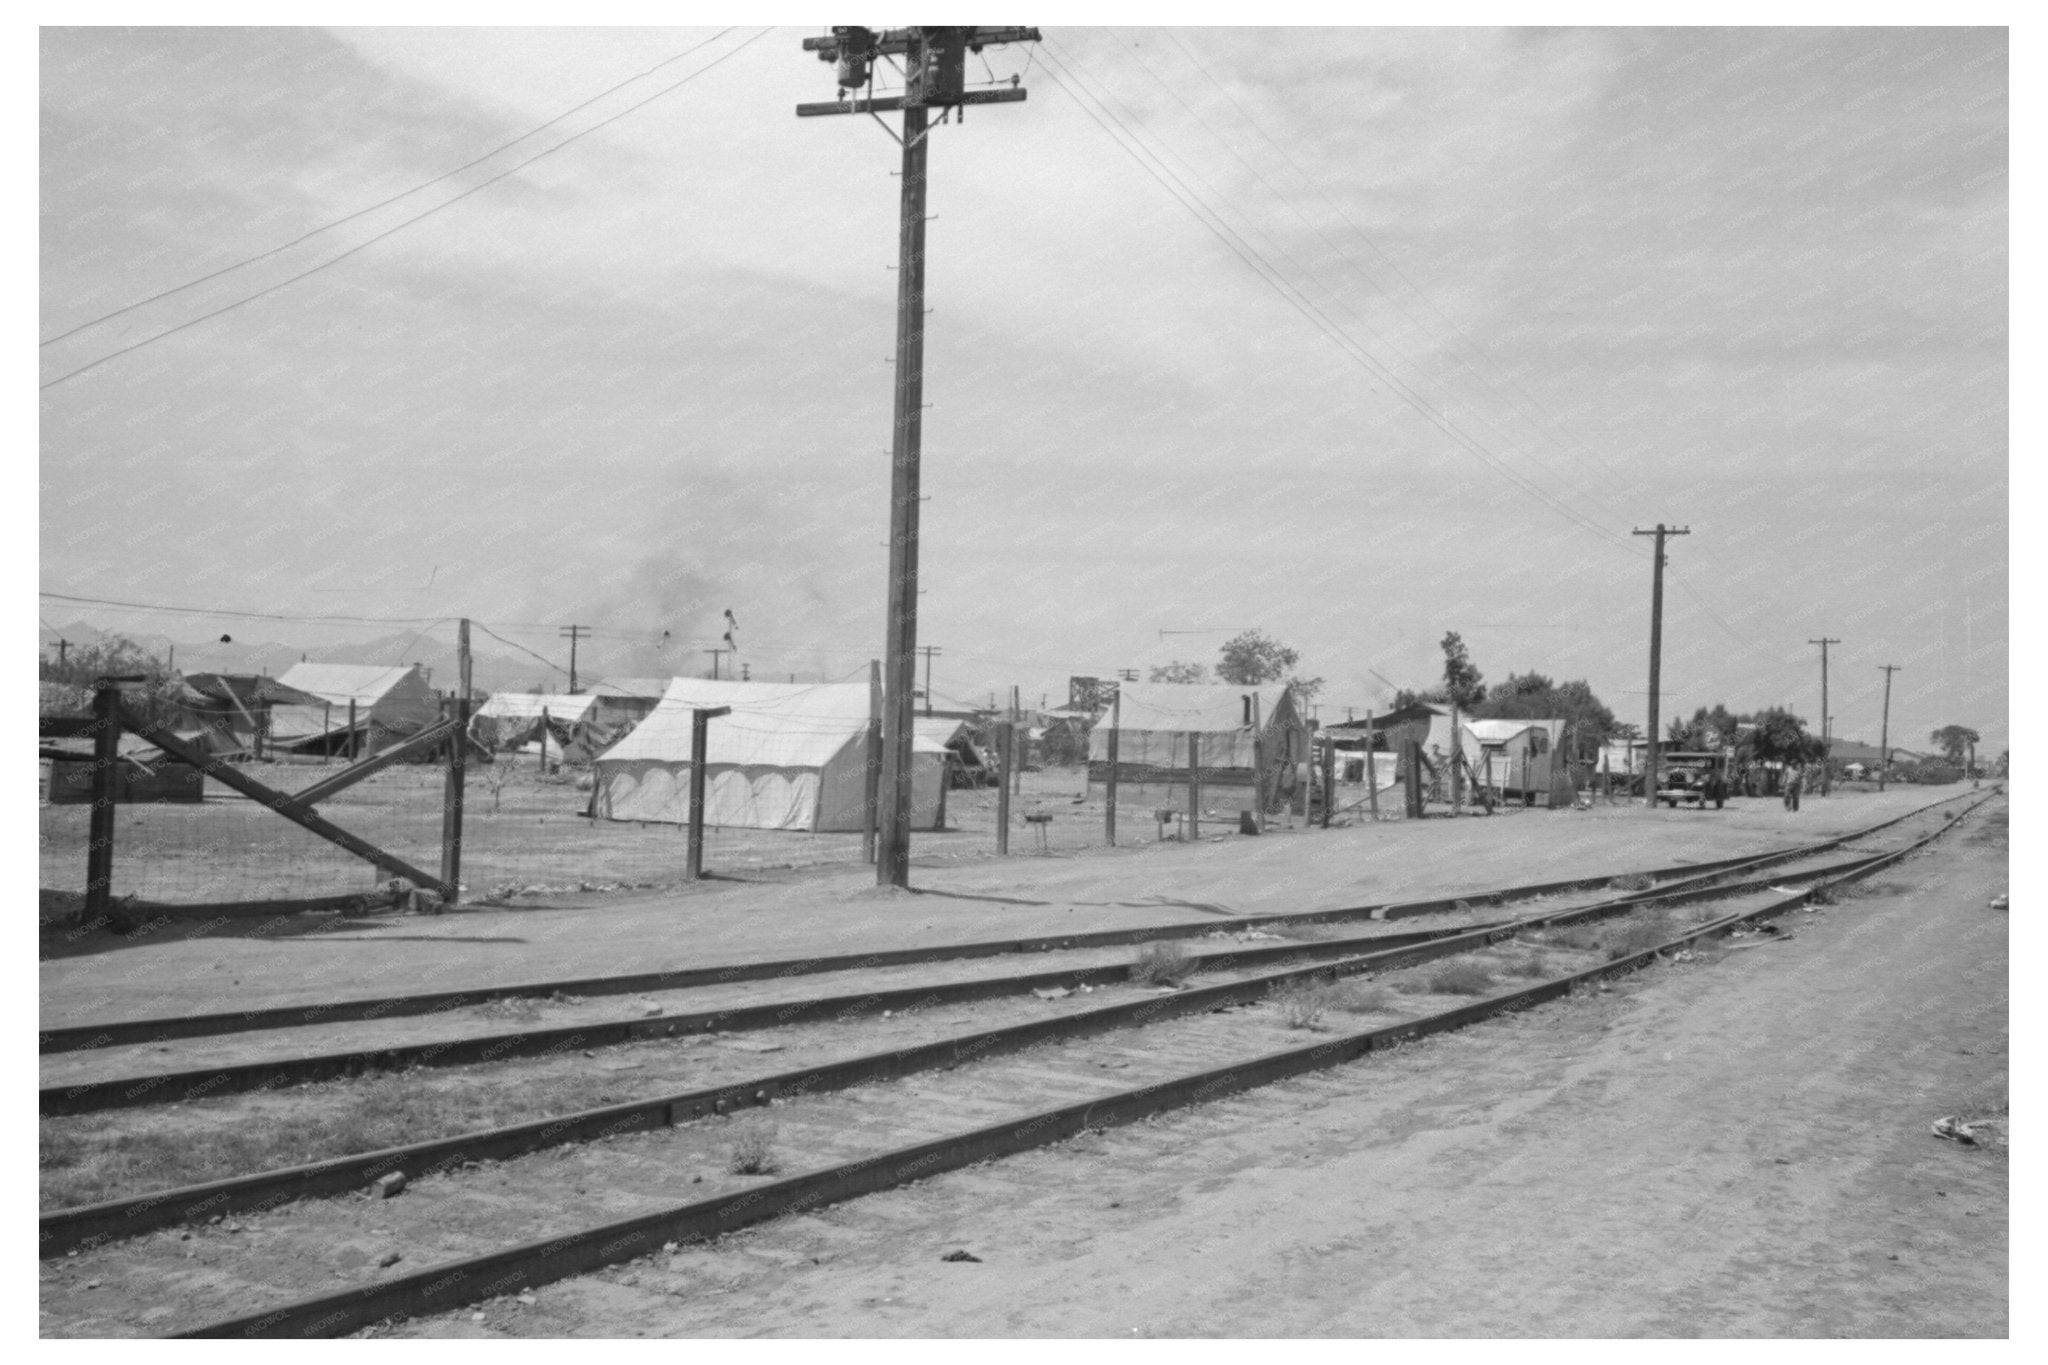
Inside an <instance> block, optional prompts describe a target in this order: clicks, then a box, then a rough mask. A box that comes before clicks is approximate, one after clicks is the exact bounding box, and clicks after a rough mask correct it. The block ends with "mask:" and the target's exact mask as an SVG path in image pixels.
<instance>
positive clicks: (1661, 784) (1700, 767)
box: [1657, 751, 1729, 810]
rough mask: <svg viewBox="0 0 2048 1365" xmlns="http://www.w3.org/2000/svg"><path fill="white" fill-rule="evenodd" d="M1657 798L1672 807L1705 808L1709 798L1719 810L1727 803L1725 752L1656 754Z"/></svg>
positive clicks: (1727, 782) (1726, 762) (1727, 784)
mask: <svg viewBox="0 0 2048 1365" xmlns="http://www.w3.org/2000/svg"><path fill="white" fill-rule="evenodd" d="M1658 767H1659V771H1658V774H1657V799H1658V800H1659V801H1661V802H1663V803H1664V804H1665V805H1668V806H1670V807H1671V808H1672V809H1673V810H1676V809H1678V807H1679V806H1680V805H1693V806H1697V807H1699V808H1700V809H1701V810H1705V809H1706V807H1707V803H1708V802H1709V801H1711V802H1713V803H1714V809H1715V810H1720V809H1721V808H1722V807H1723V806H1725V805H1727V804H1728V789H1729V781H1728V755H1727V753H1726V752H1725V751H1722V752H1712V753H1707V752H1685V751H1679V752H1674V753H1667V754H1661V755H1659V764H1658Z"/></svg>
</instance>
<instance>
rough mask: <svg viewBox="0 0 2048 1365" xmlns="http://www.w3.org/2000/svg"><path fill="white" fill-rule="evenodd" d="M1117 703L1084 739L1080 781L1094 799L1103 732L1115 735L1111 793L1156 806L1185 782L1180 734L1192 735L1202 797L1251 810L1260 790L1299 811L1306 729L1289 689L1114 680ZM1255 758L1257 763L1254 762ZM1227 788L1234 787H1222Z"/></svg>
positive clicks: (1104, 756)
mask: <svg viewBox="0 0 2048 1365" xmlns="http://www.w3.org/2000/svg"><path fill="white" fill-rule="evenodd" d="M1117 690H1118V694H1119V697H1120V700H1119V702H1118V704H1117V706H1115V707H1114V708H1112V709H1111V710H1110V711H1108V712H1106V713H1104V715H1103V717H1102V720H1101V721H1100V722H1098V723H1097V725H1096V726H1095V728H1094V729H1093V730H1092V731H1090V732H1089V736H1088V788H1089V794H1090V795H1091V796H1097V797H1099V796H1100V795H1101V794H1102V792H1101V788H1102V785H1103V783H1104V782H1106V781H1107V780H1108V777H1109V736H1110V732H1111V729H1112V726H1113V727H1114V729H1115V732H1116V736H1117V762H1116V766H1117V799H1118V800H1119V801H1120V802H1122V801H1130V802H1134V803H1149V802H1156V803H1159V804H1162V805H1163V804H1165V803H1167V802H1168V801H1170V800H1172V799H1174V795H1173V794H1174V791H1175V790H1176V789H1178V790H1180V791H1183V792H1184V791H1185V790H1186V787H1187V781H1188V737H1189V736H1190V735H1193V736H1194V738H1195V750H1196V758H1197V760H1198V761H1199V763H1200V764H1201V782H1202V789H1203V792H1204V797H1205V801H1206V800H1209V799H1210V798H1212V797H1213V800H1214V801H1215V802H1216V803H1218V804H1229V803H1231V802H1233V801H1238V802H1241V803H1242V804H1243V805H1244V806H1245V807H1246V808H1248V809H1249V808H1251V807H1252V806H1253V805H1254V804H1255V802H1256V800H1257V798H1256V797H1255V796H1254V794H1253V793H1254V791H1255V790H1259V789H1262V790H1264V792H1265V793H1266V799H1267V801H1268V802H1269V804H1270V803H1273V802H1275V801H1279V800H1285V801H1287V802H1289V803H1290V804H1291V805H1293V806H1294V808H1295V809H1297V810H1299V809H1300V800H1301V798H1302V797H1303V796H1304V795H1305V794H1306V792H1307V790H1308V786H1307V783H1306V781H1304V780H1303V777H1304V774H1303V773H1302V771H1301V770H1300V765H1302V764H1304V763H1306V762H1307V760H1308V754H1309V731H1308V727H1307V726H1306V725H1305V724H1304V723H1303V721H1302V717H1301V711H1300V707H1299V703H1298V702H1297V700H1296V698H1295V694H1294V689H1293V688H1292V687H1287V686H1283V685H1281V684H1278V683H1269V684H1265V685H1263V686H1257V687H1238V686H1232V685H1222V686H1216V685H1211V684H1194V683H1129V682H1127V683H1123V684H1121V685H1119V687H1118V689H1117ZM1256 764H1263V767H1257V766H1255V765H1256ZM1230 789H1236V790H1230Z"/></svg>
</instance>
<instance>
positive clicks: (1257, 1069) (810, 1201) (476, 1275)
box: [177, 790, 1999, 1338]
mask: <svg viewBox="0 0 2048 1365" xmlns="http://www.w3.org/2000/svg"><path fill="white" fill-rule="evenodd" d="M1998 794H1999V793H1998V791H1997V790H1994V791H1993V792H1992V793H1990V794H1988V795H1986V796H1985V797H1984V798H1983V799H1982V800H1980V801H1979V802H1977V803H1976V804H1974V805H1972V806H1971V807H1970V808H1969V810H1968V811H1965V812H1964V814H1968V813H1969V812H1970V811H1974V810H1975V809H1977V807H1978V806H1980V805H1982V804H1983V802H1984V801H1989V800H1991V799H1992V797H1994V796H1996V795H1998ZM1953 823H1955V822H1954V821H1950V822H1947V823H1946V824H1944V825H1943V826H1942V828H1940V829H1936V830H1933V831H1931V832H1930V833H1928V834H1927V835H1925V836H1924V837H1923V838H1921V839H1919V840H1916V841H1915V842H1914V843H1912V844H1910V845H1908V846H1906V847H1904V848H1900V849H1895V850H1892V851H1890V852H1888V853H1884V854H1879V855H1876V856H1874V857H1872V858H1869V859H1867V860H1863V866H1862V867H1861V868H1860V870H1858V871H1855V872H1851V873H1846V874H1843V875H1840V876H1838V877H1836V878H1835V879H1833V880H1832V881H1824V882H1821V883H1819V884H1818V885H1816V886H1813V887H1809V888H1808V889H1806V890H1805V891H1801V892H1798V893H1796V894H1794V895H1791V896H1787V897H1785V898H1784V899H1782V900H1779V901H1773V902H1771V903H1769V904H1767V905H1764V906H1760V907H1758V908H1757V909H1754V910H1749V911H1742V912H1738V913H1736V914H1732V915H1727V916H1724V917H1722V918H1721V919H1718V920H1712V921H1709V922H1708V923H1706V924H1704V925H1700V926H1697V927H1695V928H1693V929H1691V930H1688V931H1687V932H1685V933H1683V934H1680V935H1678V936H1676V937H1674V938H1672V939H1670V940H1668V941H1666V942H1664V943H1660V944H1658V945H1657V946H1655V947H1653V948H1648V949H1644V950H1642V951H1640V952H1636V953H1632V954H1630V955H1628V956H1626V957H1623V958H1619V959H1617V960H1615V961H1612V962H1607V963H1603V964H1601V965H1599V966H1597V967H1592V968H1588V969H1586V970H1584V971H1579V972H1574V973H1571V974H1568V975H1566V976H1562V977H1555V978H1552V979H1551V980H1548V981H1542V982H1538V983H1536V984H1534V985H1531V986H1526V987H1523V988H1521V989H1518V990H1514V991H1508V992H1504V993H1502V994H1499V995H1494V996H1489V997H1488V998H1486V999H1484V1000H1479V1001H1475V1002H1473V1003H1472V1004H1469V1005H1462V1006H1459V1007H1457V1008H1455V1009H1450V1010H1444V1011H1441V1012H1439V1013H1437V1014H1432V1015H1425V1016H1423V1017H1422V1018H1419V1019H1411V1020H1407V1021H1405V1022H1403V1023H1400V1024H1393V1025H1388V1026H1386V1027H1383V1028H1377V1029H1368V1030H1365V1031H1363V1032H1360V1033H1353V1034H1348V1035H1345V1036H1343V1037H1339V1038H1334V1039H1330V1040H1327V1041H1324V1042H1320V1043H1316V1044H1313V1045H1310V1046H1308V1047H1300V1048H1291V1049H1288V1050H1286V1051H1283V1052H1277V1053H1269V1054H1267V1055H1266V1056H1263V1057H1257V1058H1253V1059H1251V1060H1250V1061H1245V1062H1238V1063H1234V1064H1231V1065H1229V1066H1223V1067H1217V1068H1214V1069H1212V1070H1209V1071H1204V1072H1199V1073H1196V1074H1194V1075H1189V1076H1181V1077H1176V1078H1174V1079H1172V1080H1169V1081H1163V1082H1160V1083H1157V1084H1154V1085H1149V1086H1144V1087H1141V1088H1139V1089H1135V1090H1126V1091H1121V1092H1118V1093H1116V1094H1112V1095H1107V1096H1103V1097H1101V1098H1098V1099H1093V1100H1087V1101H1083V1102H1081V1103H1077V1104H1070V1105H1065V1106H1062V1107H1060V1108H1056V1109H1050V1110H1044V1111H1041V1112H1039V1113H1036V1114H1032V1115H1028V1116H1026V1117H1024V1118H1019V1119H1011V1120H1008V1121H1005V1122H1003V1123H998V1124H994V1125H990V1126H988V1127H984V1128H978V1129H975V1130H973V1131H971V1132H966V1133H958V1134H953V1135H950V1136H947V1137H942V1138H936V1139H934V1140H932V1141H930V1142H924V1143H919V1144H916V1145H914V1146H911V1147H905V1148H899V1149H897V1150H895V1151H891V1152H885V1153H882V1154H880V1155H877V1156H874V1157H868V1158H864V1159H862V1160H859V1161H853V1162H846V1163H842V1164H840V1165H837V1166H832V1167H828V1168H826V1169H824V1170H821V1171H813V1172H811V1173H809V1174H806V1175H800V1176H792V1177H788V1178H785V1179H782V1180H777V1181H773V1182H770V1183H768V1184H765V1185H761V1186H757V1187H755V1188H754V1189H751V1190H745V1191H740V1192H736V1193H732V1194H727V1195H721V1196H718V1197H716V1198H712V1199H705V1200H698V1201H694V1202H692V1203H688V1204H682V1205H677V1206H673V1207H670V1208H667V1209H662V1210H658V1211H656V1212H654V1213H648V1214H641V1215H638V1216H636V1217H633V1218H628V1219H623V1220H620V1221H617V1222H612V1223H606V1224H603V1225H600V1226H598V1227H592V1228H585V1229H581V1230H579V1231H576V1232H571V1233H566V1234H563V1235H561V1236H557V1237H553V1238H550V1239H548V1240H547V1241H544V1242H529V1243H526V1244H524V1245H521V1246H517V1247H512V1248H509V1249H506V1250H503V1251H497V1252H491V1253H487V1254H485V1255H482V1256H474V1257H467V1258H464V1259H461V1260H457V1261H451V1262H445V1263H443V1264H441V1265H437V1266H430V1267H428V1268H427V1269H425V1270H420V1271H415V1272H412V1273H409V1274H405V1275H398V1276H393V1277H391V1278H390V1279H387V1280H384V1281H381V1282H379V1283H376V1284H371V1285H362V1286H358V1287H356V1288H352V1289H347V1290H343V1291H341V1292H339V1293H332V1294H322V1295H317V1296H315V1297H312V1298H306V1299H301V1300H298V1301H296V1302H294V1303H290V1304H285V1305H282V1306H280V1307H278V1308H274V1309H270V1310H267V1311H264V1312H259V1313H252V1314H247V1315H245V1316H242V1317H238V1318H230V1319H226V1320H223V1321H218V1322H213V1323H208V1324H205V1325H202V1326H199V1327H194V1328H191V1329H188V1330H186V1331H184V1332H180V1333H178V1334H177V1335H178V1336H179V1337H181V1338H227V1337H242V1338H259V1337H274V1338H285V1337H333V1336H340V1335H342V1334H344V1333H346V1332H351V1331H355V1330H357V1329H359V1328H362V1327H366V1326H369V1325H371V1324H372V1323H376V1322H381V1321H384V1320H386V1319H389V1318H393V1317H416V1316H420V1315H423V1314H426V1313H434V1312H442V1311H446V1310H448V1309H452V1308H455V1307H458V1306H460V1305H462V1304H465V1303H473V1302H476V1301H477V1300H479V1299H488V1298H492V1297H495V1296H497V1295H500V1294H504V1293H508V1292H511V1291H512V1290H514V1289H521V1288H527V1287H532V1286H536V1285H541V1284H547V1283H551V1282H554V1281H558V1280H562V1279H566V1278H568V1277H570V1276H572V1275H578V1274H583V1273H587V1272H589V1271H592V1270H598V1269H602V1268H604V1267H606V1266H610V1265H617V1264H620V1263H622V1262H626V1261H631V1260H635V1259H637V1258H639V1257H641V1256H646V1255H649V1254H651V1253H653V1252H656V1251H659V1250H660V1249H661V1248H662V1247H663V1246H665V1245H666V1244H667V1243H670V1242H682V1241H699V1240H703V1239H706V1238H710V1237H716V1236H718V1235H720V1234H722V1233H726V1232H731V1231H735V1230H737V1229H739V1228H742V1227H746V1226H748V1225H750V1224H754V1223H760V1222H764V1221H767V1220H769V1219H772V1218H777V1217H782V1216H784V1215H787V1214H791V1213H798V1212H802V1211H804V1210H807V1209H813V1208H817V1207H820V1206H823V1205H826V1204H833V1203H838V1202H841V1201H843V1200H846V1199H850V1198H855V1197H857V1196H859V1195H863V1194H872V1193H876V1192H878V1191H881V1190H886V1189H891V1188H894V1187H896V1186H899V1185H903V1184H907V1183H909V1182H911V1181H914V1180H923V1179H928V1178H930V1177H931V1176H934V1175H939V1174H942V1173H944V1172H947V1171H953V1170H958V1169H960V1168H962V1167H965V1166H969V1165H973V1164H975V1163H977V1162H981V1161H988V1160H992V1159H995V1158H999V1157H1004V1156H1011V1155H1014V1154H1016V1153H1018V1152H1024V1151H1029V1150H1032V1149H1034V1148H1038V1147H1045V1146H1049V1145H1051V1144H1053V1143H1056V1142H1061V1141H1064V1140H1066V1139H1068V1138H1071V1137H1075V1136H1078V1135H1079V1134H1080V1133H1082V1132H1084V1131H1088V1130H1091V1129H1092V1130H1096V1131H1101V1130H1104V1129H1108V1128H1112V1127H1120V1126H1123V1125H1126V1124H1129V1123H1133V1122H1136V1121H1138V1120H1140V1119H1144V1118H1148V1117H1150V1116H1152V1115H1154V1114H1159V1113H1164V1112H1167V1111H1169V1110H1173V1109H1179V1108H1186V1107H1189V1106H1191V1105H1196V1104H1201V1103H1205V1102H1207V1101H1210V1100H1214V1099H1219V1098H1222V1097H1224V1096H1227V1095H1233V1094H1237V1093H1240V1092H1242V1091H1245V1090H1251V1089H1256V1088H1258V1087H1261V1086H1266V1085H1270V1084H1273V1083H1274V1082H1276V1081H1281V1080H1286V1079H1289V1078H1291V1077H1294V1076H1298V1075H1304V1074H1307V1073H1310V1072H1314V1071H1320V1070H1327V1069H1329V1068H1332V1067H1336V1066H1340V1065H1343V1064H1344V1063H1346V1062H1350V1061H1353V1060H1355V1059H1357V1058H1359V1057H1362V1056H1366V1055H1368V1054H1370V1053H1371V1052H1373V1051H1375V1050H1382V1049H1385V1048H1386V1047H1388V1046H1390V1045H1393V1044H1397V1043H1404V1042H1408V1041H1411V1040H1413V1039H1416V1038H1422V1037H1427V1036H1429V1035H1432V1034H1436V1033H1444V1032H1449V1031H1451V1030H1453V1029H1458V1028H1463V1027H1465V1026H1467V1025H1469V1024H1474V1023H1478V1022H1480V1021H1481V1020H1484V1019H1488V1018H1491V1017H1493V1016H1494V1015H1497V1014H1503V1013H1507V1012H1510V1011H1513V1010H1521V1009H1527V1008H1530V1007H1532V1006H1535V1005H1539V1004H1543V1003H1546V1002H1548V1001H1551V1000H1555V999H1558V998H1560V997H1563V996H1568V995H1569V994H1571V992H1572V991H1573V990H1575V989H1577V988H1579V987H1582V986H1586V985H1590V984H1593V983H1595V982H1597V981H1600V980H1604V979H1606V978H1608V977H1614V976H1620V975H1623V974H1625V973H1628V972H1632V971H1635V970H1637V969H1639V968H1641V967H1645V966H1648V965H1650V964H1651V963H1653V962H1655V961H1657V960H1659V959H1660V958H1661V957H1662V956H1663V954H1665V953H1667V952H1673V951H1676V950H1678V949H1681V948H1684V947H1686V946H1688V945H1690V944H1692V943H1696V942H1698V941H1699V940H1701V939H1704V938H1709V937H1713V936H1716V935H1719V934H1724V933H1727V932H1729V931H1730V930H1732V929H1734V928H1736V927H1737V926H1739V925H1741V924H1744V923H1749V922H1754V921H1760V920H1766V919H1771V918H1775V917H1776V916H1778V915H1782V914H1785V913H1788V912H1789V911H1791V910H1794V909H1797V908H1798V907H1799V906H1801V905H1803V904H1805V903H1806V902H1807V901H1809V900H1811V899H1812V898H1813V896H1814V895H1815V894H1817V893H1818V892H1820V891H1821V890H1822V889H1824V888H1825V887H1829V886H1834V885H1839V884H1841V883H1843V882H1847V881H1851V880H1854V879H1856V878H1858V877H1863V876H1868V875H1870V873H1872V872H1875V871H1877V870H1878V869H1880V868H1882V867H1884V866H1887V865H1889V864H1890V863H1892V862H1896V861H1897V860H1899V859H1901V858H1904V857H1906V856H1907V855H1908V854H1910V853H1913V852H1915V851H1917V850H1918V849H1920V848H1921V847H1924V846H1925V845H1926V844H1928V843H1931V842H1932V841H1933V840H1934V839H1936V838H1938V837H1939V836H1940V835H1941V834H1942V833H1944V832H1945V830H1946V829H1947V828H1948V827H1949V826H1950V825H1952V824H1953Z"/></svg>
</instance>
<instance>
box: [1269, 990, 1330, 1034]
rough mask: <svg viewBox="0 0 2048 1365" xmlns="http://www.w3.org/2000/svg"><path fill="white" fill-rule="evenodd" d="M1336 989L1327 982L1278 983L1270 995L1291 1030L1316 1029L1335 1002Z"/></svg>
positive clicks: (1282, 1020) (1282, 1019) (1281, 1017)
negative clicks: (1317, 1023)
mask: <svg viewBox="0 0 2048 1365" xmlns="http://www.w3.org/2000/svg"><path fill="white" fill-rule="evenodd" d="M1336 993H1337V992H1336V988H1335V987H1334V986H1332V985H1331V984H1330V983H1329V982H1327V981H1288V982H1276V983H1275V984H1274V986H1273V988H1272V990H1271V991H1270V992H1268V994H1269V995H1270V997H1271V998H1272V1001H1273V1003H1274V1004H1275V1005H1276V1006H1278V1007H1279V1010H1280V1019H1281V1022H1283V1023H1285V1024H1286V1025H1287V1027H1289V1028H1314V1027H1315V1026H1316V1021H1318V1020H1319V1019H1321V1018H1322V1017H1323V1011H1324V1010H1326V1009H1328V1008H1329V1007H1330V1006H1331V1005H1332V1004H1333V1003H1334V1002H1335V996H1336Z"/></svg>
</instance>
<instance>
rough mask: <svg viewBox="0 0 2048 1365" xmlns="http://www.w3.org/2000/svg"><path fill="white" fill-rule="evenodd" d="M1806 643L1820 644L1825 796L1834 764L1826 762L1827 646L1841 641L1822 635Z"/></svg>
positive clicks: (1822, 788)
mask: <svg viewBox="0 0 2048 1365" xmlns="http://www.w3.org/2000/svg"><path fill="white" fill-rule="evenodd" d="M1806 643H1808V644H1810V645H1819V646H1820V794H1821V795H1822V796H1826V795H1828V794H1829V793H1830V792H1832V791H1833V790H1834V783H1833V782H1832V781H1831V780H1830V773H1829V769H1830V768H1832V767H1833V766H1834V765H1832V764H1831V763H1829V762H1828V748H1829V744H1830V742H1831V738H1832V737H1831V736H1830V734H1829V731H1828V646H1829V645H1838V644H1840V643H1842V642H1841V641H1840V640H1836V639H1833V638H1831V637H1826V636H1823V637H1822V638H1821V639H1818V640H1808V641H1807V642H1806Z"/></svg>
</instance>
